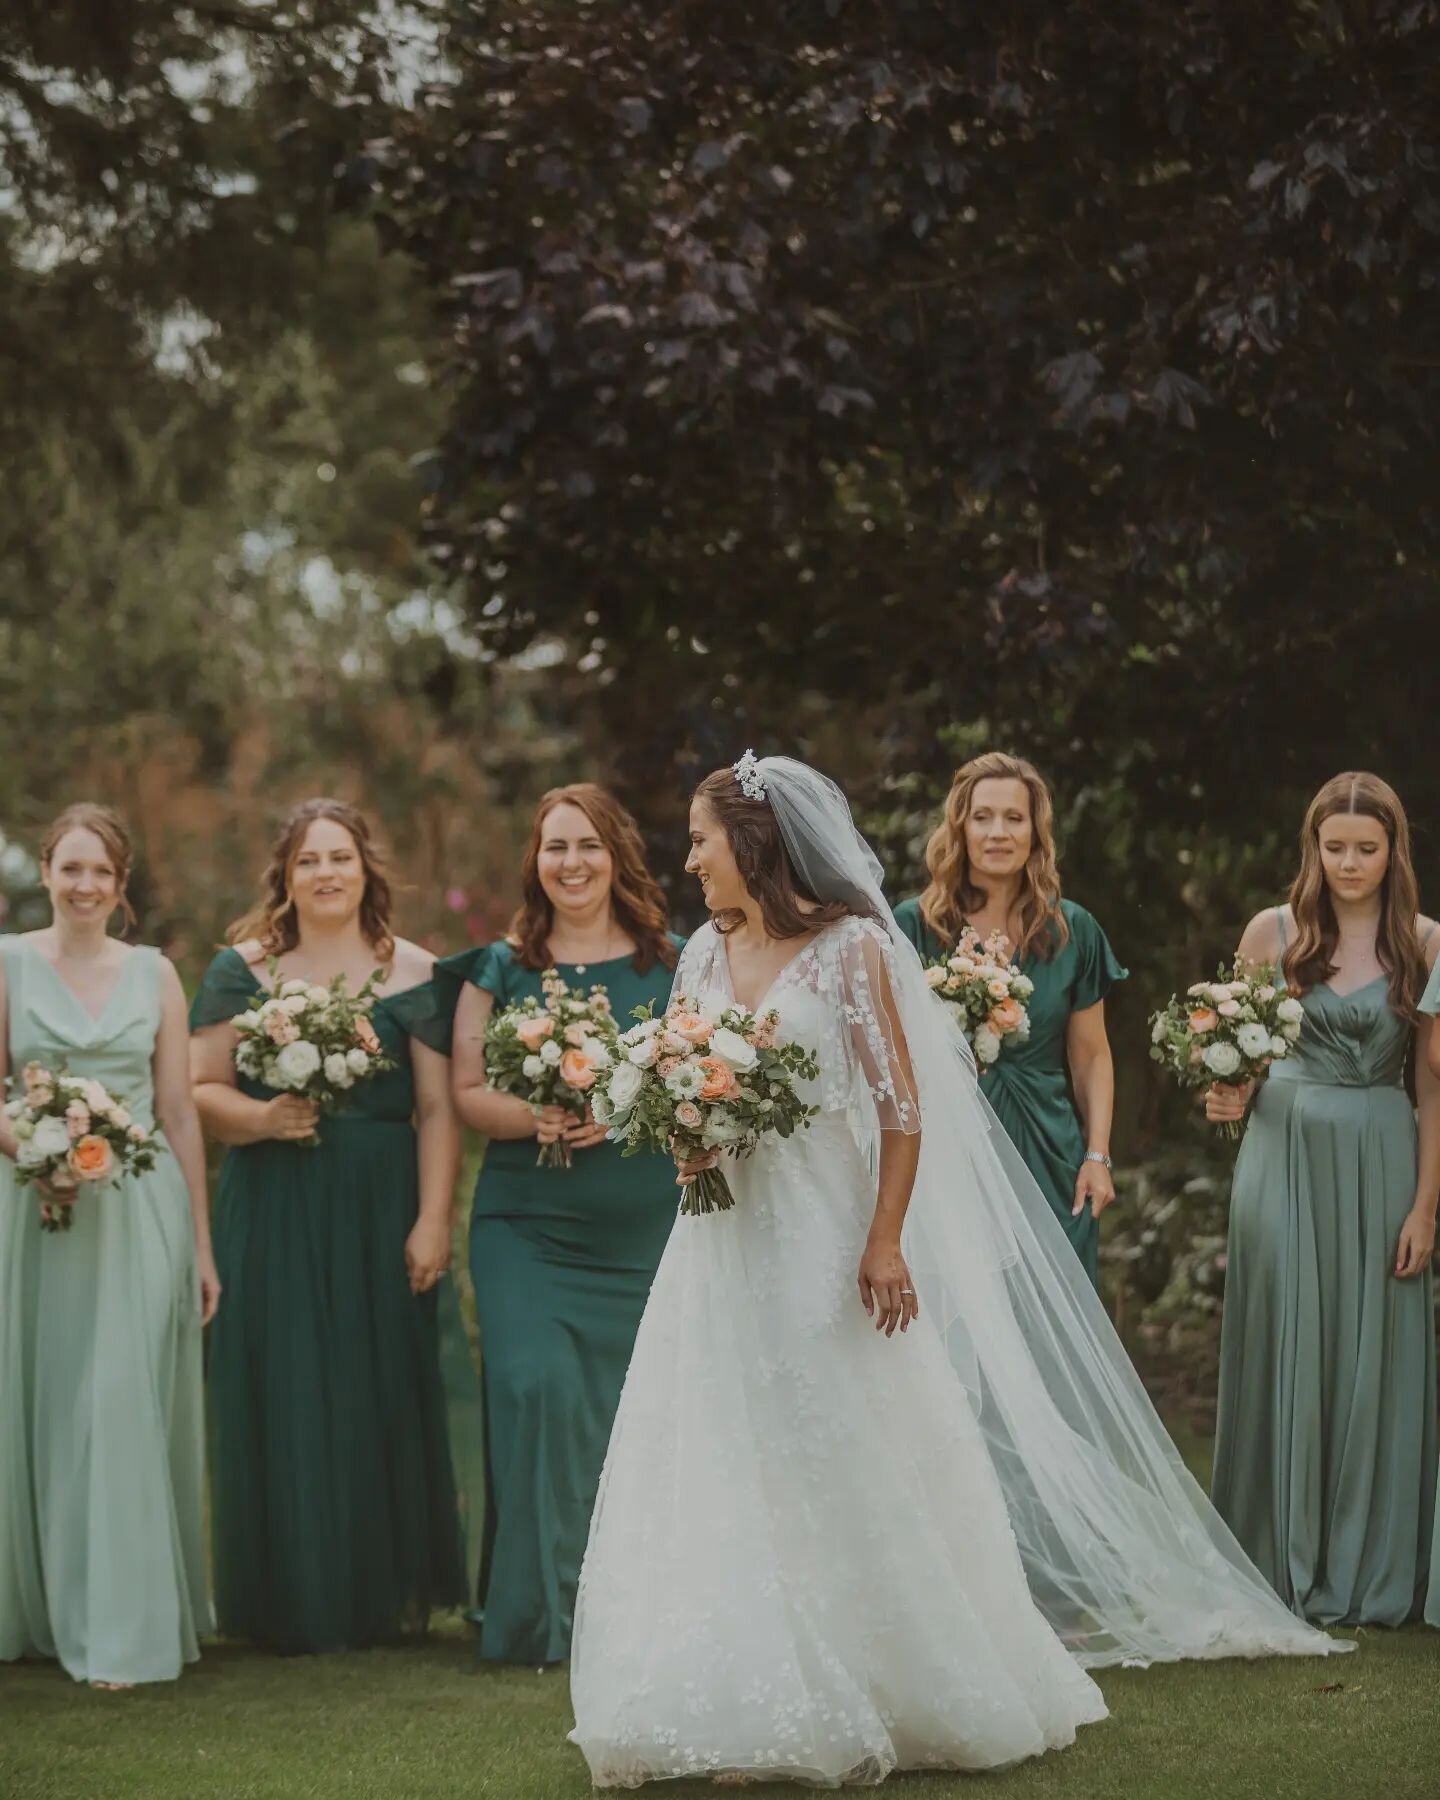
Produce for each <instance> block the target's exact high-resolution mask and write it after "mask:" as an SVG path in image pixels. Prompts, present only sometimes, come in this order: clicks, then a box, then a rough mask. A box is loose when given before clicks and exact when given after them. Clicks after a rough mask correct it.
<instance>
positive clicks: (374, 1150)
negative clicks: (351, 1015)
mask: <svg viewBox="0 0 1440 1800" xmlns="http://www.w3.org/2000/svg"><path fill="white" fill-rule="evenodd" d="M259 992H260V983H259V982H258V981H257V979H256V977H255V975H254V973H253V972H252V970H251V969H250V968H249V966H248V965H247V963H246V962H245V960H244V958H243V957H242V956H241V955H240V953H239V952H238V951H237V950H222V951H221V952H220V954H219V955H218V956H217V957H216V958H215V960H214V961H213V962H212V963H211V965H210V967H209V969H208V971H207V972H206V975H205V979H204V982H203V983H202V985H201V988H200V991H199V993H198V994H197V995H196V997H195V1002H194V1005H193V1006H192V1008H191V1014H190V1022H191V1025H192V1026H193V1027H195V1028H197V1029H198V1028H200V1027H203V1026H206V1025H215V1024H218V1023H220V1022H222V1021H224V1020H228V1019H232V1018H234V1017H235V1015H236V1014H237V1013H239V1012H244V1011H246V1010H247V1009H248V1008H249V1007H251V1006H252V1005H254V1003H255V999H256V996H257V994H258V993H259ZM373 1018H374V1024H375V1030H376V1033H377V1035H378V1036H379V1038H380V1041H381V1043H382V1044H383V1045H384V1047H385V1049H386V1050H387V1051H388V1052H389V1053H390V1055H391V1056H393V1057H394V1059H395V1065H396V1066H395V1067H394V1068H393V1069H391V1070H389V1071H387V1072H386V1073H384V1074H381V1075H377V1076H375V1077H374V1079H373V1080H370V1081H367V1082H364V1083H362V1084H361V1085H359V1086H358V1087H356V1088H355V1090H354V1093H353V1095H352V1096H351V1103H350V1105H349V1106H348V1107H346V1109H345V1110H344V1111H342V1112H338V1113H327V1114H326V1115H325V1116H324V1117H323V1118H322V1119H321V1122H320V1143H319V1145H318V1147H316V1148H307V1147H306V1146H305V1145H302V1144H295V1143H284V1142H280V1141H278V1140H269V1141H266V1142H262V1143H258V1144H245V1145H241V1146H238V1147H236V1148H232V1149H230V1150H227V1151H226V1153H225V1159H224V1162H223V1163H222V1165H221V1170H220V1183H219V1190H218V1193H217V1196H216V1202H215V1260H216V1262H217V1264H218V1265H219V1271H220V1280H221V1284H222V1286H223V1288H224V1298H223V1299H222V1301H221V1304H220V1310H219V1312H218V1313H217V1314H216V1317H215V1323H214V1325H213V1327H212V1330H211V1343H210V1472H211V1498H212V1506H213V1542H214V1566H215V1589H216V1601H217V1606H218V1610H219V1616H220V1629H221V1630H222V1631H223V1632H225V1633H226V1634H227V1635H229V1636H231V1637H239V1638H246V1639H249V1640H250V1641H251V1642H252V1643H255V1644H258V1645H260V1646H262V1647H263V1648H266V1649H271V1650H277V1651H281V1652H285V1653H297V1652H305V1651H323V1650H345V1649H362V1648H365V1647H367V1646H370V1645H374V1644H382V1643H388V1642H391V1641H393V1640H394V1639H396V1638H397V1637H399V1636H400V1635H401V1634H402V1633H404V1632H405V1631H407V1630H408V1631H419V1630H423V1629H424V1627H425V1625H426V1623H427V1621H428V1618H429V1615H430V1612H431V1609H432V1608H437V1607H451V1606H459V1605H463V1603H464V1598H465V1574H464V1559H463V1555H462V1549H461V1534H460V1525H459V1517H458V1513H457V1507H456V1499H455V1483H454V1477H453V1474H452V1471H451V1460H450V1446H449V1437H448V1431H447V1423H446V1407H445V1395H444V1391H443V1388H442V1384H441V1376H440V1362H439V1353H438V1349H437V1341H436V1311H437V1304H438V1289H434V1288H432V1289H431V1290H430V1292H429V1293H428V1294H421V1295H418V1296H417V1295H415V1294H412V1293H411V1291H410V1283H409V1278H408V1276H407V1274H406V1270H405V1240H406V1238H407V1237H408V1236H409V1235H410V1231H411V1228H412V1227H413V1226H414V1223H415V1220H416V1217H417V1215H418V1212H419V1204H420V1195H419V1169H418V1162H417V1145H416V1136H415V1126H414V1123H413V1114H414V1111H415V1082H414V1075H413V1071H412V1065H411V1059H410V1040H411V1038H412V1037H415V1038H418V1039H419V1040H420V1041H421V1042H422V1043H429V1044H430V1045H431V1047H432V1048H435V1049H440V1050H447V1051H448V1049H449V1029H448V1023H447V1021H446V1020H445V1019H444V1018H443V1016H442V1015H441V1012H440V1010H439V1008H438V1005H437V1000H436V993H435V989H434V986H433V984H432V983H431V982H425V983H423V984H422V985H421V986H419V987H414V988H409V989H406V990H405V991H404V992H403V993H398V994H387V995H386V996H384V997H383V998H382V999H381V1000H379V1001H378V1002H377V1003H376V1006H375V1009H374V1014H373ZM240 1087H241V1089H242V1090H243V1091H244V1092H245V1093H247V1094H249V1095H251V1096H252V1097H254V1098H256V1099H260V1100H265V1099H269V1098H270V1097H271V1090H270V1089H268V1088H266V1087H264V1086H262V1085H261V1084H259V1083H258V1082H255V1081H252V1080H250V1079H249V1078H248V1077H241V1079H240Z"/></svg>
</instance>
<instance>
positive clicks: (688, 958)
mask: <svg viewBox="0 0 1440 1800" xmlns="http://www.w3.org/2000/svg"><path fill="white" fill-rule="evenodd" d="M714 945H715V928H714V927H713V926H712V925H711V924H709V922H708V921H707V922H706V923H705V924H704V925H702V926H701V927H700V929H699V930H698V931H697V932H696V933H695V934H694V936H693V937H690V938H687V939H686V941H685V946H684V948H683V949H682V950H681V952H680V960H679V962H678V963H676V965H675V975H674V979H673V980H672V981H671V983H670V999H671V1000H674V999H675V998H676V997H677V996H678V995H681V994H683V995H684V996H685V998H686V999H687V1000H690V1001H699V1000H700V998H701V997H702V995H704V994H706V993H707V992H708V991H709V990H710V989H712V988H713V987H714V986H715V958H714Z"/></svg>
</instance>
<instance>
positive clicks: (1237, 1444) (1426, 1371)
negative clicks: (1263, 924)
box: [1212, 920, 1436, 1625]
mask: <svg viewBox="0 0 1440 1800" xmlns="http://www.w3.org/2000/svg"><path fill="white" fill-rule="evenodd" d="M1280 929H1281V936H1282V942H1283V936H1284V923H1283V920H1282V922H1281V927H1280ZM1303 1004H1304V1008H1305V1019H1304V1023H1303V1026H1302V1028H1301V1035H1300V1041H1299V1043H1298V1045H1297V1046H1296V1051H1295V1054H1294V1055H1293V1056H1292V1057H1290V1058H1289V1059H1288V1060H1286V1061H1285V1062H1281V1063H1277V1064H1275V1065H1274V1066H1273V1067H1272V1068H1271V1070H1270V1073H1269V1076H1268V1077H1267V1079H1266V1080H1265V1082H1264V1083H1263V1084H1262V1086H1261V1088H1260V1091H1259V1093H1258V1094H1257V1096H1256V1098H1255V1103H1254V1106H1253V1108H1252V1110H1251V1114H1250V1120H1249V1124H1248V1126H1247V1128H1246V1132H1245V1138H1244V1141H1243V1143H1242V1144H1241V1146H1240V1154H1239V1157H1238V1158H1237V1160H1236V1164H1235V1177H1234V1182H1233V1185H1232V1189H1231V1196H1230V1234H1229V1246H1228V1252H1227V1263H1226V1274H1225V1311H1224V1318H1223V1324H1222V1331H1221V1344H1220V1400H1219V1418H1218V1424H1217V1431H1216V1439H1215V1477H1214V1483H1213V1486H1212V1498H1213V1499H1214V1502H1215V1505H1216V1507H1217V1508H1218V1509H1219V1511H1220V1513H1221V1515H1222V1517H1223V1518H1224V1519H1225V1521H1226V1523H1227V1524H1228V1525H1229V1526H1230V1529H1231V1530H1232V1531H1233V1532H1234V1533H1235V1535H1236V1537H1237V1538H1239V1540H1240V1542H1241V1543H1242V1544H1243V1545H1244V1547H1245V1549H1246V1551H1247V1552H1248V1553H1249V1555H1250V1557H1251V1559H1252V1560H1253V1561H1254V1563H1255V1564H1256V1566H1257V1567H1258V1568H1259V1570H1260V1571H1261V1573H1262V1574H1263V1575H1264V1576H1265V1578H1266V1580H1267V1581H1269V1582H1270V1583H1271V1584H1272V1586H1273V1587H1274V1588H1275V1591H1276V1592H1277V1593H1278V1594H1279V1595H1280V1597H1281V1599H1282V1600H1285V1601H1286V1602H1287V1603H1288V1604H1289V1605H1291V1606H1292V1607H1293V1608H1294V1609H1295V1611H1296V1612H1297V1613H1301V1614H1303V1615H1304V1616H1305V1617H1306V1618H1308V1619H1312V1620H1313V1621H1314V1622H1315V1623H1316V1624H1318V1625H1359V1624H1378V1625H1402V1624H1404V1623H1405V1621H1406V1620H1407V1619H1411V1618H1414V1617H1416V1616H1417V1614H1418V1613H1419V1611H1420V1609H1421V1607H1422V1605H1423V1603H1424V1599H1425V1590H1426V1579H1427V1575H1428V1571H1429V1566H1430V1554H1431V1535H1432V1530H1433V1521H1434V1510H1435V1476H1436V1423H1435V1335H1434V1315H1433V1312H1432V1307H1431V1288H1430V1274H1429V1271H1428V1270H1427V1271H1426V1272H1425V1274H1424V1275H1422V1276H1418V1277H1416V1278H1415V1279H1414V1280H1411V1281H1397V1280H1396V1278H1395V1276H1394V1274H1393V1270H1394V1267H1395V1250H1396V1245H1397V1243H1398V1241H1399V1236H1400V1228H1401V1226H1402V1224H1403V1223H1404V1221H1405V1218H1406V1215H1407V1214H1408V1213H1409V1211H1410V1209H1411V1207H1412V1206H1413V1205H1414V1203H1415V1183H1416V1173H1417V1169H1416V1158H1417V1135H1416V1128H1415V1113H1414V1109H1413V1108H1412V1106H1411V1104H1410V1100H1409V1097H1408V1095H1407V1094H1406V1092H1405V1089H1404V1086H1403V1085H1402V1083H1403V1076H1404V1069H1405V1057H1406V1052H1407V1050H1408V1048H1409V1044H1410V1038H1411V1027H1410V1025H1409V1024H1408V1023H1407V1022H1406V1021H1405V1020H1404V1019H1402V1018H1400V1017H1398V1016H1397V1015H1396V1014H1395V1013H1394V1012H1392V1011H1391V1008H1390V1004H1389V995H1388V993H1387V989H1386V980H1385V978H1384V977H1383V976H1382V977H1380V978H1379V979H1377V980H1375V981H1371V982H1367V983H1366V984H1365V986H1363V987H1361V988H1358V989H1356V990H1355V992H1353V993H1349V994H1338V993H1336V992H1335V990H1334V989H1333V988H1331V987H1329V986H1328V985H1323V984H1322V985H1321V986H1319V987H1315V988H1312V989H1311V990H1310V992H1309V993H1308V994H1306V995H1304V997H1303Z"/></svg>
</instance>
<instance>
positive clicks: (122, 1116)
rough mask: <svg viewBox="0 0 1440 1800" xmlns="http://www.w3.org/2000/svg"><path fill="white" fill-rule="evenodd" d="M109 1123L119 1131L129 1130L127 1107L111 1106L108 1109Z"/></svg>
mask: <svg viewBox="0 0 1440 1800" xmlns="http://www.w3.org/2000/svg"><path fill="white" fill-rule="evenodd" d="M110 1123H111V1124H112V1125H114V1126H115V1127H116V1128H117V1129H118V1130H120V1131H128V1130H129V1129H130V1109H129V1107H126V1106H112V1107H111V1108H110Z"/></svg>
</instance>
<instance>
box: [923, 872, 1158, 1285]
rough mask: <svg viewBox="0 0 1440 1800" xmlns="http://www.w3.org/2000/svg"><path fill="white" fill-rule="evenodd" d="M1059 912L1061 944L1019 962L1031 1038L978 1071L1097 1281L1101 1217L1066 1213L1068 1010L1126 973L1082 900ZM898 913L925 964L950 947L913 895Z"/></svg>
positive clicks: (1076, 1120) (1072, 1168) (1075, 1168)
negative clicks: (1031, 986)
mask: <svg viewBox="0 0 1440 1800" xmlns="http://www.w3.org/2000/svg"><path fill="white" fill-rule="evenodd" d="M1060 910H1061V911H1062V912H1063V913H1064V915H1065V919H1066V922H1067V923H1068V925H1069V927H1070V937H1069V940H1068V941H1067V943H1066V944H1065V946H1064V948H1063V949H1062V950H1060V951H1059V952H1058V954H1056V955H1055V956H1052V957H1051V958H1050V959H1049V960H1048V961H1047V960H1046V959H1045V958H1043V957H1040V956H1037V955H1035V953H1034V951H1031V952H1029V953H1028V954H1027V955H1026V956H1025V957H1024V958H1023V959H1022V961H1021V964H1020V968H1021V971H1022V973H1024V974H1026V975H1028V976H1029V977H1030V979H1031V981H1033V982H1034V983H1035V992H1034V994H1033V995H1032V996H1031V998H1030V1001H1029V1013H1030V1038H1029V1041H1028V1042H1027V1043H1024V1044H1014V1045H1010V1046H1008V1047H1007V1048H1006V1049H1004V1050H1002V1051H1001V1052H1000V1056H999V1058H998V1060H997V1061H995V1062H993V1063H992V1064H991V1065H990V1067H989V1068H988V1069H982V1071H981V1078H982V1081H983V1089H982V1091H983V1093H984V1094H985V1097H986V1099H987V1100H989V1102H990V1104H991V1106H993V1107H994V1109H995V1113H996V1116H997V1117H998V1118H999V1120H1000V1123H1001V1124H1002V1125H1003V1126H1004V1127H1005V1130H1006V1132H1007V1133H1008V1135H1009V1138H1010V1141H1011V1143H1013V1144H1014V1146H1015V1148H1016V1149H1017V1150H1018V1151H1019V1152H1020V1155H1021V1157H1022V1158H1023V1159H1024V1162H1025V1166H1026V1168H1027V1169H1029V1171H1030V1173H1031V1174H1032V1175H1033V1176H1034V1177H1035V1181H1036V1184H1037V1186H1038V1187H1039V1188H1040V1191H1041V1192H1042V1193H1043V1194H1044V1196H1045V1198H1046V1199H1047V1200H1048V1201H1049V1202H1050V1207H1051V1210H1052V1211H1053V1212H1054V1214H1055V1217H1056V1218H1057V1219H1058V1220H1059V1221H1060V1223H1061V1225H1062V1226H1063V1227H1064V1230H1065V1235H1066V1236H1067V1237H1068V1238H1069V1240H1070V1242H1071V1243H1072V1244H1073V1245H1074V1246H1075V1253H1076V1255H1077V1256H1078V1257H1079V1258H1080V1260H1081V1262H1082V1263H1084V1265H1085V1270H1086V1273H1087V1274H1088V1275H1089V1277H1090V1279H1091V1281H1093V1282H1095V1283H1096V1284H1097V1285H1098V1283H1099V1279H1100V1271H1099V1255H1100V1225H1099V1221H1098V1220H1097V1219H1096V1218H1095V1215H1094V1214H1093V1213H1092V1212H1091V1211H1090V1208H1089V1207H1088V1206H1087V1207H1086V1208H1085V1210H1084V1211H1083V1212H1082V1213H1081V1214H1080V1216H1079V1217H1078V1218H1076V1217H1075V1216H1074V1214H1073V1213H1072V1211H1071V1208H1072V1207H1073V1206H1074V1204H1075V1177H1076V1176H1077V1175H1078V1174H1079V1173H1080V1165H1081V1163H1082V1162H1083V1161H1084V1160H1085V1149H1086V1144H1085V1133H1084V1131H1083V1130H1082V1128H1081V1125H1080V1115H1079V1114H1078V1113H1077V1112H1076V1110H1075V1102H1074V1099H1073V1097H1072V1095H1071V1091H1070V1071H1069V1067H1068V1064H1067V1063H1066V1060H1065V1038H1066V1032H1067V1031H1068V1029H1069V1025H1070V1015H1071V1013H1077V1012H1084V1011H1085V1009H1086V1008H1087V1007H1090V1006H1094V1005H1095V1004H1096V1003H1097V1002H1098V1001H1101V1000H1103V999H1104V998H1105V996H1106V995H1107V994H1108V993H1109V992H1110V990H1111V988H1112V987H1114V985H1115V983H1116V982H1117V981H1124V979H1125V977H1126V973H1127V971H1126V970H1125V969H1122V968H1121V966H1120V964H1119V963H1118V962H1117V961H1116V960H1115V953H1114V951H1113V950H1111V948H1110V944H1109V941H1108V940H1107V938H1106V936H1105V933H1104V932H1103V931H1102V930H1101V929H1100V927H1099V925H1098V924H1097V923H1096V922H1095V920H1094V919H1093V918H1092V917H1091V915H1090V914H1089V913H1088V912H1086V910H1085V908H1084V907H1083V906H1077V905H1076V904H1075V902H1074V901H1073V900H1062V901H1061V902H1060ZM895 918H896V922H897V923H898V924H899V926H900V929H901V930H902V931H903V932H904V933H905V935H906V937H908V938H909V940H910V942H911V943H912V944H913V945H914V946H915V948H916V949H917V950H918V951H919V952H920V954H921V956H923V957H924V958H925V959H926V961H927V962H928V961H931V960H933V959H934V958H935V957H937V956H939V955H940V954H941V953H942V952H943V951H944V950H946V949H947V948H948V945H945V944H942V943H941V942H940V940H939V939H938V938H937V937H936V936H935V933H934V932H933V931H931V929H930V927H929V926H928V925H927V924H926V923H925V919H924V917H923V915H922V914H921V911H920V902H919V900H918V899H916V900H904V901H902V902H901V903H900V905H899V906H897V907H896V908H895Z"/></svg>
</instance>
